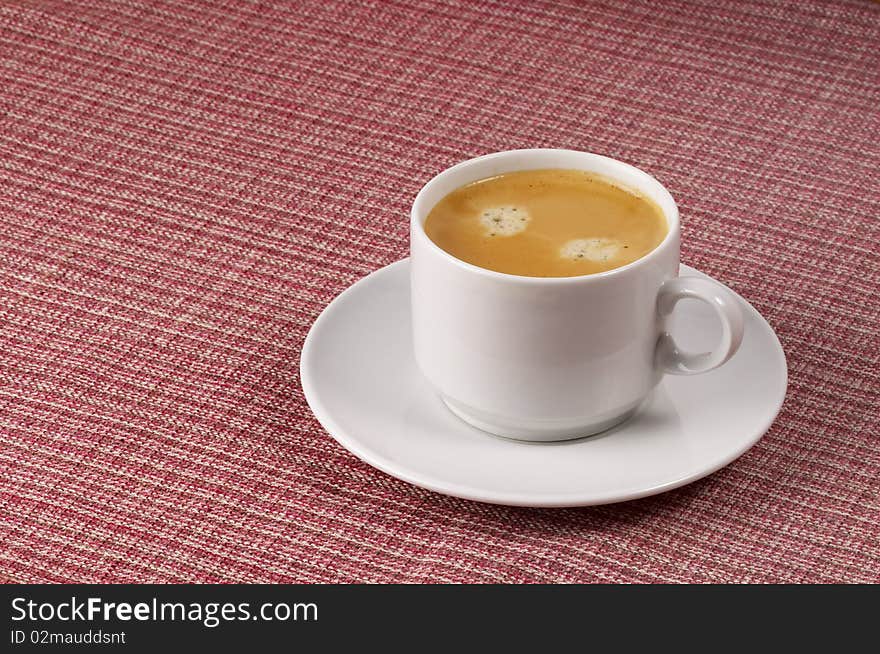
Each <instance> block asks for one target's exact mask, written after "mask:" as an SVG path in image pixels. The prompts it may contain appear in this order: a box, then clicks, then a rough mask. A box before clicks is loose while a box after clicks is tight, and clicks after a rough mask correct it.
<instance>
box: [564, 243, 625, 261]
mask: <svg viewBox="0 0 880 654" xmlns="http://www.w3.org/2000/svg"><path fill="white" fill-rule="evenodd" d="M622 248H623V245H622V244H621V243H620V241H615V240H614V239H610V238H576V239H574V240H572V241H569V242H568V243H566V244H565V245H563V246H562V248H561V249H560V250H559V256H561V257H562V258H563V259H570V260H572V261H582V260H584V259H587V260H589V261H594V262H596V263H605V262H607V261H608V260H609V259H613V258H614V257H616V256H618V255H619V254H620V251H621V249H622Z"/></svg>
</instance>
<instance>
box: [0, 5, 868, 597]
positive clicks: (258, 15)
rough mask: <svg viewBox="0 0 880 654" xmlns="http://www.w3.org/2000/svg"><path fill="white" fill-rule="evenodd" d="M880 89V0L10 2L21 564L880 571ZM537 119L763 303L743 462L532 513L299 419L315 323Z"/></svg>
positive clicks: (236, 575) (190, 578)
mask: <svg viewBox="0 0 880 654" xmlns="http://www.w3.org/2000/svg"><path fill="white" fill-rule="evenodd" d="M77 4H79V5H80V6H77ZM878 107H880V5H878V4H872V3H869V2H856V1H845V2H818V1H815V0H809V1H797V2H754V1H748V2H736V3H733V2H730V3H716V2H709V1H707V2H653V1H649V0H643V1H634V2H626V3H623V2H620V3H619V2H611V1H610V0H608V1H606V2H588V3H576V2H571V1H569V2H560V3H553V2H528V3H526V2H524V3H508V2H485V3H464V2H452V1H446V2H437V3H422V2H415V1H414V0H388V1H379V0H376V1H374V2H365V3H339V4H334V3H326V2H309V3H293V2H258V1H234V2H233V1H229V2H216V3H204V4H202V3H199V4H196V3H187V2H179V1H178V0H167V1H164V2H162V1H149V2H142V1H141V0H130V1H118V2H113V1H111V2H107V1H94V2H93V1H89V2H80V3H67V2H53V1H46V2H41V1H39V0H23V1H14V0H0V121H2V122H0V472H2V479H0V578H3V579H6V580H12V581H25V582H29V581H48V582H59V581H83V582H84V581H90V582H126V581H137V582H146V581H156V582H165V581H187V582H220V581H245V582H256V581H309V582H342V581H345V582H351V581H358V582H385V581H397V582H417V581H437V582H448V581H471V582H539V581H544V582H596V581H627V582H659V581H689V582H709V581H749V582H781V581H811V582H835V581H849V582H871V581H873V582H878V581H880V551H878V546H877V543H878V538H880V526H878V524H880V498H878V491H880V442H878V414H880V399H878V398H880V393H878V385H880V384H878V377H880V373H878V367H880V366H878V351H880V338H878V319H880V307H878V299H877V292H878V287H880V247H878V242H880V228H878V225H880V220H878V216H880V173H878V170H880V146H878V136H880V117H878ZM533 146H554V147H567V148H576V149H584V150H591V151H596V152H601V153H605V154H608V155H611V156H613V157H618V158H621V159H624V160H626V161H629V162H631V163H633V164H635V165H637V166H639V167H642V168H644V169H646V170H648V171H650V172H651V173H653V174H654V175H656V176H657V177H658V178H659V179H660V180H661V181H662V182H663V183H664V184H666V185H667V186H668V188H669V189H670V190H671V191H672V193H673V195H674V196H675V197H676V198H677V199H678V201H679V204H680V206H681V209H682V215H683V222H684V227H683V230H684V233H683V239H684V245H683V260H684V261H685V262H686V263H688V264H690V265H693V266H696V267H698V268H699V269H701V270H703V271H705V272H707V273H709V274H711V275H713V276H715V277H716V278H718V279H720V280H722V281H724V282H726V283H727V284H729V285H730V286H731V287H733V288H734V289H735V290H736V291H737V292H739V293H740V294H742V295H743V296H744V297H746V298H747V299H748V300H749V301H751V302H752V303H753V304H754V305H755V306H756V307H757V308H758V310H760V311H761V312H762V313H763V314H764V315H765V316H766V317H767V319H768V320H769V322H770V323H771V324H772V325H773V327H774V328H775V329H776V330H777V332H778V334H779V336H780V339H781V340H782V343H783V345H784V347H785V350H786V353H787V356H788V362H789V366H790V387H789V394H788V399H787V401H786V404H785V406H784V408H783V410H782V413H781V414H780V416H779V418H778V420H777V422H776V424H775V425H774V426H773V428H772V429H771V430H770V432H769V433H768V434H767V435H766V437H765V438H764V439H763V440H762V441H761V442H760V443H759V444H758V445H757V446H755V447H754V448H753V449H752V450H751V451H749V452H748V453H747V454H746V455H745V456H743V457H742V458H741V459H739V460H738V461H736V462H735V463H734V464H732V465H731V466H729V467H727V468H726V469H724V470H722V471H720V472H718V473H717V474H714V475H712V476H711V477H709V478H707V479H705V480H703V481H701V482H698V483H695V484H693V485H691V486H688V487H686V488H683V489H680V490H677V491H674V492H670V493H667V494H665V495H661V496H658V497H654V498H650V499H645V500H641V501H636V502H631V503H627V504H622V505H614V506H605V507H596V508H585V509H578V510H527V509H512V508H504V507H497V506H489V505H483V504H479V503H473V502H468V501H463V500H457V499H452V498H448V497H444V496H441V495H436V494H434V493H431V492H428V491H424V490H421V489H418V488H414V487H412V486H409V485H407V484H405V483H403V482H399V481H397V480H395V479H392V478H390V477H388V476H386V475H384V474H382V473H380V472H377V471H375V470H373V469H371V468H370V467H368V466H367V465H365V464H362V463H360V462H359V461H358V460H357V459H355V458H354V457H353V456H351V455H349V454H348V453H347V452H346V451H345V450H343V449H342V448H341V447H339V446H338V445H336V443H335V442H334V441H333V440H331V438H330V437H329V436H328V435H327V434H326V433H325V432H324V431H323V430H322V429H321V427H320V426H319V425H318V423H317V421H316V420H315V419H314V418H313V417H312V415H311V413H310V411H309V409H308V407H307V406H306V403H305V401H304V399H303V396H302V391H301V389H300V386H299V382H298V379H297V371H298V365H299V353H300V348H301V346H302V343H303V339H304V338H305V335H306V333H307V330H308V328H309V326H310V325H311V323H312V321H313V320H314V319H315V318H316V317H317V315H318V314H319V312H320V311H321V310H322V309H323V307H324V306H325V305H326V304H327V303H328V302H329V301H330V300H331V299H332V298H333V297H334V296H335V295H337V294H338V293H339V292H340V291H342V290H343V289H345V288H346V287H347V286H349V285H350V284H352V283H353V282H355V281H356V280H357V279H359V278H361V277H362V276H364V275H366V274H367V273H369V272H370V271H372V270H375V269H376V268H379V267H380V266H383V265H385V264H388V263H391V262H393V261H395V260H397V259H400V258H401V257H404V256H406V254H407V249H408V245H407V238H408V237H407V211H408V208H409V204H410V202H411V200H412V198H413V196H414V195H415V193H416V191H417V190H418V188H419V187H420V186H421V185H422V184H423V183H424V182H425V181H426V180H427V179H428V178H429V177H430V176H432V175H433V174H435V173H436V172H438V171H440V170H441V169H443V168H444V167H446V166H449V165H450V164H452V163H455V162H457V161H459V160H461V159H464V158H468V157H471V156H475V155H478V154H482V153H486V152H489V151H494V150H502V149H508V148H516V147H533ZM707 437H711V434H707Z"/></svg>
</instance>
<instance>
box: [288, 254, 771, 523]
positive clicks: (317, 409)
mask: <svg viewBox="0 0 880 654" xmlns="http://www.w3.org/2000/svg"><path fill="white" fill-rule="evenodd" d="M408 266H409V257H405V258H403V259H400V260H399V261H395V262H393V263H391V264H388V265H386V266H383V267H382V268H379V269H378V270H374V271H373V272H371V273H369V274H368V275H366V276H364V277H362V278H361V279H359V280H357V281H356V282H354V283H353V284H351V286H349V287H348V288H346V289H345V290H344V291H342V292H341V293H340V294H339V295H337V296H336V297H335V298H333V300H332V301H331V302H330V303H329V304H328V305H327V306H326V307H325V308H324V309H323V310H322V311H321V313H320V314H319V315H318V317H317V318H316V319H315V322H314V323H313V324H312V326H311V328H310V329H309V333H308V334H307V335H306V339H305V342H304V343H303V347H302V351H301V353H300V365H299V373H300V375H299V376H300V385H301V387H302V391H303V395H304V396H305V399H306V402H307V403H308V405H309V408H310V409H311V410H312V413H313V414H314V416H315V418H316V419H317V420H318V422H319V423H320V425H321V426H322V427H323V428H324V430H325V431H326V432H327V433H328V434H329V435H330V437H331V438H333V439H334V440H335V441H336V442H337V443H339V444H340V445H341V446H342V447H343V448H344V449H346V450H348V451H349V452H350V453H352V454H354V455H355V456H356V457H357V458H358V459H360V460H361V461H363V462H364V463H366V464H367V465H369V466H371V467H373V468H376V469H377V470H381V471H382V472H384V473H385V474H387V475H390V476H391V477H394V478H395V479H400V480H401V481H405V482H407V483H410V484H412V485H414V486H417V487H419V488H423V489H426V490H430V491H433V492H436V493H441V494H443V495H448V496H451V497H457V498H460V499H465V500H472V501H477V502H484V503H488V504H496V505H502V506H519V507H531V508H571V507H583V506H599V505H603V504H614V503H618V502H627V501H630V500H636V499H641V498H644V497H650V496H652V495H659V494H661V493H665V492H667V491H670V490H674V489H676V488H681V487H682V486H686V485H688V484H690V483H693V482H695V481H698V480H699V479H703V478H704V477H708V476H709V475H711V474H714V473H715V472H717V471H718V470H720V469H722V468H724V467H725V466H727V465H730V463H732V462H733V461H735V460H736V459H738V458H739V457H741V456H742V455H743V454H745V453H746V452H747V451H749V450H750V449H751V448H752V447H754V445H755V444H756V443H757V442H758V441H760V440H761V438H763V437H764V435H765V434H766V433H767V431H769V429H770V427H771V426H772V425H773V423H774V422H775V421H776V418H777V417H778V415H779V412H780V411H781V410H782V407H783V406H784V404H785V398H786V396H787V392H788V361H787V358H786V356H785V350H784V349H783V347H782V344H781V343H780V341H779V337H778V336H777V334H776V332H775V331H774V330H773V328H772V327H771V326H770V324H769V323H768V322H767V320H766V319H765V318H764V317H763V316H762V315H761V314H760V312H758V310H757V309H755V307H753V306H752V305H751V304H750V303H749V302H748V301H747V300H745V299H744V298H743V297H742V296H741V295H739V294H738V293H736V292H735V291H734V290H733V289H730V288H729V287H728V286H727V285H725V284H723V283H722V282H718V281H717V280H715V279H713V278H712V277H711V276H709V275H707V274H705V273H703V272H700V271H699V270H697V269H696V268H693V267H691V266H688V265H686V264H683V263H682V264H680V267H679V274H680V275H682V276H684V275H697V276H700V277H704V278H707V279H711V280H712V281H715V282H716V283H718V284H721V285H722V286H724V288H726V289H727V290H728V291H730V292H731V293H732V294H733V295H734V296H735V297H736V298H737V299H738V300H739V301H740V303H741V304H742V305H743V309H744V310H747V311H750V312H751V313H752V314H753V315H754V316H755V317H756V318H757V319H758V322H759V323H763V327H764V329H765V330H766V331H767V332H769V335H770V336H772V340H773V343H774V345H775V349H776V351H777V353H778V354H779V355H780V356H781V373H782V374H781V383H780V385H779V388H780V393H779V397H776V398H772V401H773V403H775V405H776V407H775V410H774V411H773V412H772V415H771V416H770V418H769V419H768V420H767V421H766V424H762V426H761V427H760V428H759V429H756V432H755V435H754V436H753V437H751V438H749V439H748V440H746V441H744V443H743V445H742V446H741V447H739V448H736V449H735V450H733V451H732V452H731V453H728V454H727V455H725V456H723V457H720V458H719V460H717V461H714V462H712V463H711V464H710V465H706V466H703V467H701V468H700V470H699V471H697V472H694V473H692V474H689V475H684V476H682V477H679V478H677V479H673V480H671V481H668V482H664V483H662V484H657V485H653V486H648V487H641V488H637V489H636V488H633V489H631V490H625V491H621V490H620V489H619V488H618V489H616V490H614V491H609V492H606V493H604V494H603V493H598V494H597V493H595V492H593V493H591V494H590V497H589V498H586V497H584V496H583V495H578V494H577V493H564V494H555V495H553V494H550V495H547V496H540V497H536V496H535V493H523V494H518V493H510V492H497V491H491V490H486V489H480V488H474V487H472V486H467V485H463V484H457V483H449V482H444V481H443V480H435V479H432V478H428V479H427V480H426V479H425V478H424V477H423V476H422V477H420V476H418V475H417V474H413V473H410V472H409V470H407V469H406V468H403V469H401V468H400V467H398V466H395V465H394V464H393V462H392V461H390V460H388V459H386V458H385V457H383V456H382V455H380V454H376V453H375V452H372V451H370V448H367V447H361V445H360V440H359V439H357V438H355V437H352V436H350V435H348V434H347V433H346V430H345V429H343V428H342V427H341V425H339V424H338V423H337V422H336V420H334V418H333V417H332V412H331V411H329V410H328V409H327V407H326V406H325V405H324V403H323V402H322V401H321V399H320V394H319V392H318V391H317V389H316V388H315V383H314V381H313V379H312V376H311V374H310V373H309V368H310V362H311V359H312V358H313V356H314V355H313V353H312V349H313V344H314V342H315V339H316V338H317V337H316V336H315V334H317V333H318V332H319V331H320V329H321V327H322V325H323V324H324V323H325V322H328V321H330V320H332V316H333V314H334V313H336V312H337V311H338V310H339V309H340V307H342V306H343V305H344V304H345V302H346V301H347V298H348V297H349V296H350V295H353V294H354V293H355V292H359V291H361V292H362V291H363V290H364V286H365V285H370V284H373V283H376V280H377V278H378V277H381V276H383V275H389V274H392V273H393V272H394V270H395V269H396V268H398V267H408ZM358 287H360V288H358ZM770 401H771V400H770V399H768V404H769V403H770ZM462 425H463V426H464V423H462ZM487 436H489V437H493V436H492V435H491V434H487ZM493 438H500V437H493ZM510 442H514V443H516V442H518V441H510ZM570 442H571V443H577V442H578V440H572V441H570ZM521 444H522V445H523V446H525V447H533V446H537V447H542V446H546V445H547V443H521ZM551 445H553V443H551ZM556 445H558V443H557V444H556Z"/></svg>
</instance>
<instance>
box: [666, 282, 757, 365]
mask: <svg viewBox="0 0 880 654" xmlns="http://www.w3.org/2000/svg"><path fill="white" fill-rule="evenodd" d="M684 298H692V299H694V300H701V301H702V302H705V303H706V304H708V305H709V306H710V307H712V309H713V310H714V311H715V314H716V315H717V316H718V319H719V320H720V321H721V340H720V342H719V343H718V345H717V346H716V347H715V348H714V349H713V350H712V351H711V352H699V353H697V352H684V351H682V350H679V349H678V346H677V345H676V344H675V340H674V339H673V338H672V336H671V335H670V334H669V333H668V332H666V331H663V333H662V334H661V335H660V338H659V340H658V341H657V349H656V362H657V366H658V368H659V369H660V370H662V371H663V372H666V373H670V374H673V375H696V374H699V373H701V372H708V371H709V370H712V369H713V368H717V367H718V366H720V365H721V364H723V363H724V362H726V361H727V360H728V359H729V358H730V357H732V356H733V355H734V353H736V350H737V348H739V344H740V343H741V342H742V337H743V314H742V309H741V308H740V303H739V301H738V300H737V299H736V297H734V295H733V294H732V293H731V292H730V291H728V290H727V289H726V288H724V287H723V286H721V285H720V284H716V283H715V282H713V281H710V280H708V279H704V278H702V277H674V278H673V279H669V280H667V281H665V282H664V283H663V285H662V286H661V287H660V293H659V295H658V296H657V313H658V314H659V315H660V319H661V321H662V322H661V324H662V325H664V326H665V323H666V319H667V318H668V316H669V315H670V314H671V313H672V310H673V309H674V308H675V305H676V303H677V302H678V301H679V300H681V299H684Z"/></svg>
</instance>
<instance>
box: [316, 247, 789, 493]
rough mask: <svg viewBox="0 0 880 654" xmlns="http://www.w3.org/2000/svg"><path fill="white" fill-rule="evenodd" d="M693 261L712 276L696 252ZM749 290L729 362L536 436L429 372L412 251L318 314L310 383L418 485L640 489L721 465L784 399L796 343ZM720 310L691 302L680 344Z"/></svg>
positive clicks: (696, 341) (335, 425)
mask: <svg viewBox="0 0 880 654" xmlns="http://www.w3.org/2000/svg"><path fill="white" fill-rule="evenodd" d="M681 273H682V275H699V276H705V275H702V273H700V272H697V271H696V270H694V269H693V268H689V267H687V266H682V267H681ZM740 299H741V298H740ZM742 303H743V310H744V313H745V316H746V329H745V336H744V338H743V342H742V345H741V347H740V349H739V351H738V352H737V354H736V355H735V356H734V357H733V358H732V359H731V360H730V361H729V362H728V363H726V364H725V365H723V366H722V367H721V368H718V369H717V370H714V371H712V372H709V373H705V374H702V375H698V376H693V377H677V376H666V377H665V378H664V379H663V381H662V382H661V384H660V385H659V386H658V387H657V389H656V390H655V392H654V394H653V395H652V396H651V397H649V398H648V399H647V400H646V401H645V403H644V404H643V406H642V407H641V408H640V409H639V411H638V413H637V414H636V415H635V416H634V417H633V418H631V419H630V420H628V421H627V422H625V423H623V424H622V425H619V426H617V427H614V428H613V429H611V430H609V431H606V432H603V433H601V434H597V435H595V436H591V437H588V438H585V439H581V440H576V441H567V442H559V443H524V442H518V441H511V440H506V439H503V438H498V437H496V436H491V435H489V434H487V433H485V432H482V431H480V430H478V429H475V428H473V427H470V426H469V425H466V424H465V423H464V422H462V421H461V420H460V419H458V418H457V417H455V416H454V415H452V413H450V412H449V410H448V409H447V408H446V406H445V405H444V404H443V402H442V401H441V400H440V398H439V397H438V396H437V395H436V394H435V393H434V392H433V390H432V389H431V388H430V387H429V385H428V383H427V382H426V381H425V380H424V379H423V378H422V376H421V374H420V373H419V371H418V369H417V368H416V364H415V361H414V359H413V354H412V339H411V336H410V309H409V260H403V261H398V262H397V263H394V264H392V265H390V266H387V267H386V268H382V269H381V270H378V271H376V272H374V273H373V274H371V275H369V276H367V277H366V278H364V279H362V280H361V281H359V282H357V283H356V284H355V285H354V286H352V287H351V288H349V289H348V290H346V291H345V292H344V293H342V294H341V295H340V296H339V297H337V298H336V299H335V300H333V302H331V303H330V305H329V306H328V307H327V308H326V309H325V310H324V312H323V313H322V314H321V315H320V316H319V317H318V319H317V320H316V321H315V324H314V325H313V326H312V329H311V331H310V332H309V335H308V337H307V338H306V342H305V345H304V346H303V351H302V361H301V364H300V374H301V379H302V387H303V391H304V393H305V396H306V399H307V400H308V403H309V406H311V408H312V411H314V413H315V416H317V418H318V420H319V421H320V422H321V424H322V425H323V426H324V428H325V429H326V430H327V431H328V432H330V434H331V435H332V436H333V437H334V438H335V439H336V440H337V441H339V443H340V444H341V445H342V446H343V447H344V448H346V449H347V450H349V451H350V452H352V453H353V454H354V455H356V456H357V457H359V458H360V459H362V460H363V461H365V462H367V463H369V464H370V465H372V466H375V467H376V468H378V469H379V470H382V471H384V472H386V473H388V474H389V475H392V476H394V477H397V478H399V479H403V480H404V481H408V482H410V483H412V484H415V485H417V486H421V487H423V488H428V489H430V490H433V491H437V492H439V493H445V494H447V495H454V496H457V497H463V498H467V499H472V500H479V501H482V502H492V503H496V504H511V505H518V506H537V507H559V506H585V505H590V504H606V503H610V502H620V501H624V500H631V499H635V498H638V497H644V496H647V495H653V494H656V493H661V492H663V491H667V490H671V489H673V488H677V487H679V486H683V485H685V484H687V483H690V482H692V481H695V480H697V479H699V478H701V477H704V476H706V475H708V474H711V473H713V472H715V471H716V470H718V469H719V468H722V467H723V466H725V465H727V464H728V463H730V462H731V461H733V460H734V459H736V458H737V457H739V456H740V455H741V454H743V452H745V451H746V450H748V449H749V448H750V447H751V446H752V445H754V444H755V443H756V442H757V441H758V440H759V439H760V438H761V436H763V435H764V433H765V432H766V431H767V429H769V427H770V425H771V423H772V422H773V420H774V418H775V417H776V414H777V413H778V412H779V409H780V407H781V406H782V401H783V399H784V398H785V389H786V384H787V368H786V364H785V355H784V354H783V352H782V347H781V346H780V345H779V341H778V339H777V338H776V335H775V334H774V333H773V330H772V329H771V328H770V325H768V324H767V322H766V321H765V320H764V319H763V318H762V317H761V316H760V314H758V312H757V311H756V310H755V309H754V308H753V307H752V306H751V305H749V304H748V303H747V302H746V301H745V300H742ZM710 311H711V310H710V309H708V308H706V307H704V306H703V305H702V304H700V303H698V302H695V301H687V300H686V301H682V302H680V303H679V305H678V307H677V308H676V312H675V314H676V322H675V323H674V324H673V328H672V333H673V335H674V336H676V339H677V341H678V342H679V344H680V345H682V346H683V347H690V348H691V349H703V350H705V349H709V348H710V347H711V344H712V343H713V342H714V338H715V336H714V335H715V333H716V329H718V326H717V325H716V324H715V319H714V317H713V316H712V315H711V313H710Z"/></svg>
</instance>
